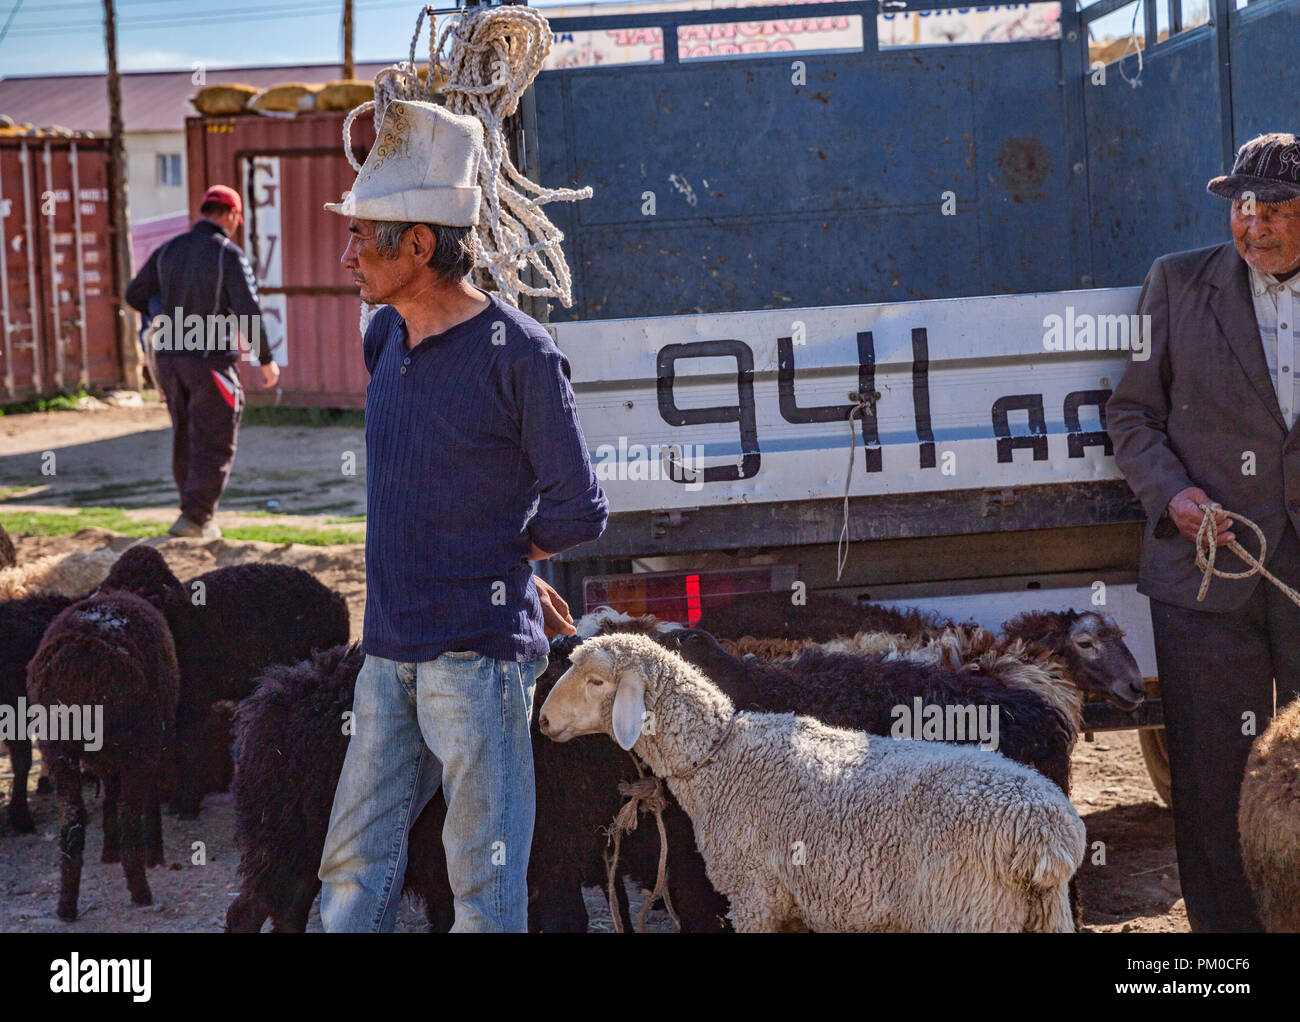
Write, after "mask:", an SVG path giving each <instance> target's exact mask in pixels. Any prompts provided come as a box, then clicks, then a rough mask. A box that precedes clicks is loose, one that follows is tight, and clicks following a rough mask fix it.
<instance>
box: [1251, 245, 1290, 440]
mask: <svg viewBox="0 0 1300 1022" xmlns="http://www.w3.org/2000/svg"><path fill="white" fill-rule="evenodd" d="M1250 294H1251V298H1252V299H1254V302H1255V319H1256V320H1258V322H1259V339H1260V341H1261V342H1263V345H1264V358H1265V359H1266V360H1267V361H1268V376H1269V379H1271V380H1272V381H1273V389H1274V390H1276V391H1277V403H1278V404H1279V405H1281V406H1282V418H1284V419H1285V420H1286V425H1287V429H1290V428H1291V427H1292V426H1293V425H1294V424H1295V420H1296V413H1297V411H1300V409H1298V408H1297V407H1296V405H1297V403H1300V402H1298V401H1297V399H1298V398H1300V388H1297V387H1296V382H1295V380H1296V375H1297V373H1300V366H1297V365H1296V340H1297V338H1300V323H1297V322H1296V317H1297V316H1300V273H1298V274H1296V275H1295V276H1293V277H1292V278H1291V279H1290V280H1286V281H1279V280H1278V279H1277V278H1276V277H1274V276H1273V275H1272V274H1271V273H1261V272H1260V271H1259V270H1257V269H1255V267H1253V266H1251V267H1250Z"/></svg>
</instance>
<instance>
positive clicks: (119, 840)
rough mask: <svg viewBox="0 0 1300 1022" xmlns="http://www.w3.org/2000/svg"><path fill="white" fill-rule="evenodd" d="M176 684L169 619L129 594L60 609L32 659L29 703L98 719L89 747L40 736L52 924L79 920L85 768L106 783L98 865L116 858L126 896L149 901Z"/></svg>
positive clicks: (96, 598)
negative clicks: (50, 816) (54, 823)
mask: <svg viewBox="0 0 1300 1022" xmlns="http://www.w3.org/2000/svg"><path fill="white" fill-rule="evenodd" d="M178 688H179V669H178V667H177V663H176V649H175V646H174V645H173V643H172V638H171V633H170V631H169V630H168V628H167V622H166V621H165V620H164V619H163V617H162V615H161V614H159V612H158V611H157V610H155V609H154V608H153V607H152V606H151V605H150V604H148V603H147V602H145V601H144V600H142V599H140V598H139V597H138V596H135V595H133V594H131V593H127V592H112V593H103V594H97V595H95V596H92V597H90V598H88V599H86V600H82V601H81V602H79V603H75V604H73V605H72V606H71V607H68V608H67V609H66V610H64V611H62V612H61V613H60V614H59V615H58V616H57V617H56V618H55V619H54V620H53V621H52V622H51V623H50V627H49V629H48V630H47V631H46V633H45V637H44V638H43V639H42V640H41V644H40V646H39V648H38V649H37V650H36V654H35V656H33V657H32V660H31V663H30V664H29V665H28V675H27V691H28V694H29V696H30V697H31V699H32V702H33V704H34V705H38V706H41V707H43V708H45V711H46V713H47V714H49V713H50V712H51V711H52V710H53V709H54V708H55V707H57V706H60V705H63V706H68V707H74V708H76V707H93V708H95V710H96V711H99V710H100V709H101V708H102V714H103V716H102V719H101V720H100V721H99V724H100V730H99V733H98V734H97V735H96V736H95V737H96V739H97V743H96V744H97V748H95V749H90V748H88V744H89V743H87V742H86V741H73V740H72V738H71V736H69V735H51V734H47V735H44V736H42V737H41V752H42V754H43V755H44V756H45V757H46V759H47V760H48V761H49V763H50V765H51V771H52V773H53V775H54V785H55V789H56V790H57V791H58V794H59V800H60V802H61V803H62V813H61V821H60V828H59V851H60V863H59V866H60V869H59V872H60V886H59V904H58V916H59V918H60V919H62V920H64V921H68V922H70V921H72V920H74V919H76V918H77V898H78V895H79V893H80V888H81V866H82V856H83V851H84V849H85V842H86V807H85V804H84V803H83V801H82V798H81V766H82V764H83V763H84V764H85V765H86V766H87V767H88V768H89V769H91V770H92V771H93V772H94V773H95V774H96V775H97V776H99V777H100V778H101V779H102V780H103V782H104V792H105V795H104V856H103V858H104V861H106V862H110V861H114V860H115V859H116V858H117V857H118V855H119V854H120V857H121V861H122V870H123V872H124V873H125V874H126V883H127V887H128V888H129V889H130V892H131V900H132V901H133V902H134V903H135V904H137V905H148V904H151V903H152V901H153V896H152V894H151V892H150V890H149V880H148V878H147V876H146V875H145V871H146V866H147V865H157V864H159V863H161V862H162V857H163V849H162V821H161V819H160V817H159V815H158V781H159V779H160V777H161V773H162V766H163V762H164V759H165V755H166V751H167V744H168V742H169V741H170V738H171V731H172V722H173V720H174V718H175V714H176V702H177V696H178ZM85 737H86V736H85V735H84V734H83V735H82V738H83V739H84V738H85Z"/></svg>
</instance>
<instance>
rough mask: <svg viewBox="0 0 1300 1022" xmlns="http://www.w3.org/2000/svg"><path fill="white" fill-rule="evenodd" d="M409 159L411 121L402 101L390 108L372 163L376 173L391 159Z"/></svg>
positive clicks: (376, 144)
mask: <svg viewBox="0 0 1300 1022" xmlns="http://www.w3.org/2000/svg"><path fill="white" fill-rule="evenodd" d="M399 158H400V159H403V160H408V159H410V158H411V121H410V118H409V117H407V115H406V110H405V108H403V106H402V105H401V104H400V103H394V104H393V105H392V106H390V107H389V108H388V116H387V117H386V118H385V125H384V130H383V132H382V133H381V134H380V136H379V139H378V141H376V142H375V152H374V162H373V163H372V164H371V165H370V171H371V173H374V172H375V171H376V170H378V169H379V168H380V167H382V166H383V165H384V164H385V163H387V162H388V161H389V160H393V159H399Z"/></svg>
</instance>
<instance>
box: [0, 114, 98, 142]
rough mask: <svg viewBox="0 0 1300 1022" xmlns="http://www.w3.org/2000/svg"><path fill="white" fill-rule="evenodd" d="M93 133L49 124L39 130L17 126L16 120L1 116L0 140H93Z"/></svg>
mask: <svg viewBox="0 0 1300 1022" xmlns="http://www.w3.org/2000/svg"><path fill="white" fill-rule="evenodd" d="M93 137H94V132H92V131H73V130H71V129H70V128H65V127H64V126H63V125H61V124H47V125H45V126H44V127H40V128H38V127H37V126H36V125H34V124H30V123H23V124H15V123H14V119H13V118H12V117H9V116H7V115H5V114H0V138H93Z"/></svg>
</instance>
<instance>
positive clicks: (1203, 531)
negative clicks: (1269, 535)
mask: <svg viewBox="0 0 1300 1022" xmlns="http://www.w3.org/2000/svg"><path fill="white" fill-rule="evenodd" d="M1196 506H1197V507H1199V508H1200V509H1201V511H1202V512H1203V514H1204V517H1203V518H1202V519H1201V526H1200V528H1199V529H1197V530H1196V566H1197V567H1198V568H1200V569H1201V572H1202V577H1201V586H1200V589H1198V590H1197V592H1196V602H1197V603H1200V602H1201V601H1202V600H1204V599H1205V594H1206V593H1207V592H1208V591H1209V589H1210V580H1211V579H1212V578H1213V577H1214V576H1216V575H1217V576H1218V577H1219V578H1250V577H1251V576H1252V575H1263V576H1264V577H1265V578H1266V579H1268V580H1269V581H1270V582H1272V583H1273V584H1274V585H1275V586H1277V587H1278V589H1280V590H1281V591H1282V594H1283V595H1284V596H1285V597H1286V598H1287V599H1288V600H1290V601H1291V602H1292V603H1294V604H1295V605H1296V606H1297V607H1300V592H1296V590H1295V589H1293V588H1291V586H1289V585H1287V584H1286V583H1285V582H1283V581H1282V580H1281V579H1280V578H1278V577H1277V576H1276V575H1274V574H1273V573H1272V572H1271V571H1269V570H1268V569H1267V568H1266V567H1264V558H1265V555H1266V554H1267V553H1268V542H1267V541H1266V540H1265V539H1264V530H1263V529H1261V528H1260V527H1259V526H1258V525H1256V524H1255V523H1254V522H1252V521H1251V520H1250V519H1249V518H1247V517H1246V516H1245V515H1239V514H1237V512H1236V511H1228V510H1225V509H1224V508H1223V507H1222V505H1219V504H1197V505H1196ZM1219 514H1223V515H1226V516H1227V517H1228V518H1230V519H1232V520H1233V521H1234V522H1239V523H1240V524H1242V525H1244V526H1246V527H1247V528H1248V529H1250V530H1251V531H1252V532H1253V533H1255V535H1256V536H1257V537H1258V538H1259V556H1258V557H1255V556H1254V555H1253V554H1251V553H1249V552H1248V551H1247V550H1246V548H1245V547H1243V546H1242V545H1241V544H1240V543H1238V542H1237V541H1236V540H1235V539H1234V540H1233V541H1232V542H1231V543H1228V544H1227V546H1226V549H1228V550H1231V551H1232V552H1233V553H1234V554H1236V555H1237V556H1238V557H1240V558H1241V559H1242V560H1243V561H1245V562H1246V564H1247V565H1249V568H1248V570H1246V571H1221V570H1220V569H1218V568H1216V567H1215V566H1214V559H1215V557H1216V556H1217V555H1218V550H1219V541H1218V526H1217V524H1216V521H1215V519H1216V516H1217V515H1219Z"/></svg>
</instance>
